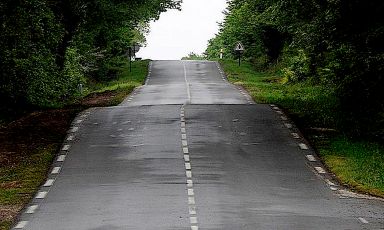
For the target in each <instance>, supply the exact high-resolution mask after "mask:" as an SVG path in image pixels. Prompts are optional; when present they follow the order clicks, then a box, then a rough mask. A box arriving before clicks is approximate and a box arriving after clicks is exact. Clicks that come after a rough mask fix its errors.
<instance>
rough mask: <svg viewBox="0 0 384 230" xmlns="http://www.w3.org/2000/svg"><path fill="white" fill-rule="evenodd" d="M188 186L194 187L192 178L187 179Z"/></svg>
mask: <svg viewBox="0 0 384 230" xmlns="http://www.w3.org/2000/svg"><path fill="white" fill-rule="evenodd" d="M187 186H188V187H189V188H192V187H193V181H192V180H187Z"/></svg>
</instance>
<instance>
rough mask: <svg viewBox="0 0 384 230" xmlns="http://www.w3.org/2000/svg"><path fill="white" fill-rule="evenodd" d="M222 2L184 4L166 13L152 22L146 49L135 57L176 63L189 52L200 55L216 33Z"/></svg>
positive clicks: (191, 0) (190, 0)
mask: <svg viewBox="0 0 384 230" xmlns="http://www.w3.org/2000/svg"><path fill="white" fill-rule="evenodd" d="M225 8H226V0H184V1H183V4H182V11H177V10H168V11H167V12H165V13H163V14H161V16H160V19H159V20H158V21H155V22H152V23H151V25H150V27H151V32H150V33H149V34H148V35H147V43H148V45H147V47H144V48H141V50H140V51H139V52H138V53H137V57H142V58H148V59H152V60H179V59H181V58H182V57H184V56H186V55H188V54H189V53H190V52H195V53H198V54H201V53H203V52H204V51H205V49H206V48H207V44H208V40H209V39H211V38H213V37H214V36H215V34H216V33H217V32H218V29H219V27H218V24H217V22H221V21H222V20H223V18H224V15H223V13H222V12H223V11H224V9H225Z"/></svg>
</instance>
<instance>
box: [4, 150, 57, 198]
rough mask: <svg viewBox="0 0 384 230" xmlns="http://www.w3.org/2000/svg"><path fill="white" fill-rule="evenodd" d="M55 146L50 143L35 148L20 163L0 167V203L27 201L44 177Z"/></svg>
mask: <svg viewBox="0 0 384 230" xmlns="http://www.w3.org/2000/svg"><path fill="white" fill-rule="evenodd" d="M57 148H58V146H55V145H50V146H47V147H46V148H44V149H37V150H36V152H35V153H33V154H31V155H30V156H29V157H28V158H25V159H24V160H23V161H22V162H21V164H19V165H15V166H13V167H5V168H0V175H1V177H0V183H1V184H2V185H3V186H2V187H0V204H2V205H19V204H23V203H25V202H26V201H28V200H29V199H30V198H31V196H32V195H33V194H34V193H35V192H36V190H37V188H38V187H39V186H40V184H41V182H42V181H43V180H44V179H45V177H46V175H47V171H48V168H49V166H50V165H51V162H52V160H53V158H54V153H55V152H56V150H57ZM6 184H9V185H10V186H6Z"/></svg>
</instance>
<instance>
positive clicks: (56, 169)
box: [51, 167, 61, 174]
mask: <svg viewBox="0 0 384 230" xmlns="http://www.w3.org/2000/svg"><path fill="white" fill-rule="evenodd" d="M60 169H61V167H54V168H53V169H52V172H51V174H58V173H59V172H60Z"/></svg>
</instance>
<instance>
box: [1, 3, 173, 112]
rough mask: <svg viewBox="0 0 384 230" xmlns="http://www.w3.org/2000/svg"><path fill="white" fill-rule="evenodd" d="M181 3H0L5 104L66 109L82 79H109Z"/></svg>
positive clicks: (2, 96) (2, 76)
mask: <svg viewBox="0 0 384 230" xmlns="http://www.w3.org/2000/svg"><path fill="white" fill-rule="evenodd" d="M180 3H181V1H179V0H29V1H13V0H4V1H1V3H0V26H1V30H2V32H1V33H0V57H1V59H0V74H1V75H0V96H1V98H2V102H3V105H5V107H7V106H12V107H16V106H20V105H23V106H25V105H33V106H39V107H46V106H57V105H61V104H63V103H64V104H65V103H67V102H69V101H70V100H72V99H73V97H76V96H77V93H76V91H77V85H78V84H79V83H83V84H85V83H86V80H94V79H95V78H97V79H109V77H110V76H108V75H109V73H113V72H116V71H114V70H113V69H114V68H115V67H116V63H115V62H117V60H119V58H121V56H122V55H124V54H125V52H126V51H127V49H128V47H129V46H131V45H132V44H133V43H145V38H144V36H143V34H144V33H145V32H146V31H147V30H146V27H147V24H148V22H149V21H151V20H153V19H157V18H158V17H159V15H160V13H161V12H163V11H165V10H167V9H169V8H175V9H177V8H179V7H180Z"/></svg>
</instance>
